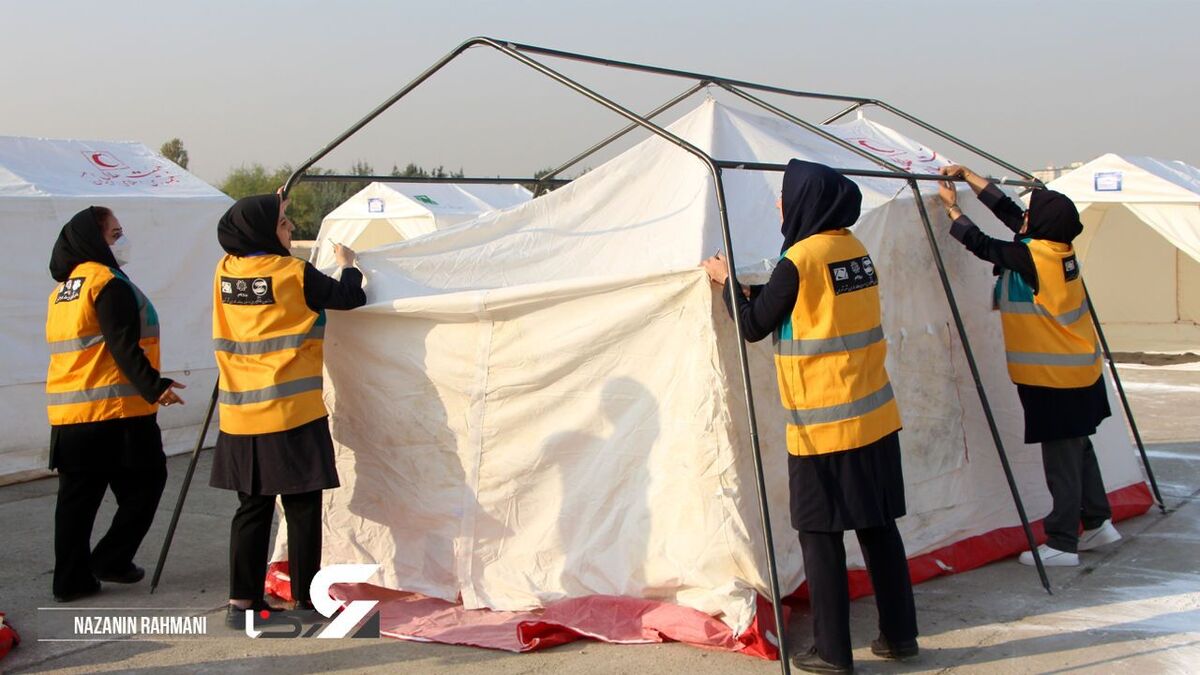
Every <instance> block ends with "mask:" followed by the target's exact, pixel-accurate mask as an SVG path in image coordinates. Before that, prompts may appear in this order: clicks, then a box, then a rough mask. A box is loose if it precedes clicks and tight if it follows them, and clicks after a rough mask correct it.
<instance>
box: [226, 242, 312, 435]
mask: <svg viewBox="0 0 1200 675" xmlns="http://www.w3.org/2000/svg"><path fill="white" fill-rule="evenodd" d="M324 340H325V313H324V312H314V311H313V310H311V309H309V307H308V305H306V304H305V302H304V261H302V260H299V259H297V258H292V257H290V256H289V257H285V256H279V255H261V256H246V257H239V256H232V255H227V256H225V257H224V258H222V259H221V262H220V263H218V264H217V272H216V275H215V276H214V277H213V350H214V351H215V352H216V357H217V369H218V372H219V373H220V385H219V392H218V394H217V402H218V404H219V405H220V411H221V431H223V432H225V433H227V434H242V435H246V434H267V433H274V432H278V431H286V430H288V429H294V428H296V427H298V426H300V425H302V424H306V423H308V422H311V421H313V420H315V419H319V418H321V417H324V416H325V415H326V414H327V413H326V411H325V403H324V402H323V401H322V399H321V362H322V358H323V354H324V352H323V345H324Z"/></svg>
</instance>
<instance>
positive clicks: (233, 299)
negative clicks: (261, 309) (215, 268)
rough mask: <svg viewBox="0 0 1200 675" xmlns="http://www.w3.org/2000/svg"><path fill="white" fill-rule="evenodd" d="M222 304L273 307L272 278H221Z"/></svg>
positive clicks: (273, 291)
mask: <svg viewBox="0 0 1200 675" xmlns="http://www.w3.org/2000/svg"><path fill="white" fill-rule="evenodd" d="M221 302H222V304H226V305H273V304H275V289H274V287H273V285H272V284H271V277H245V278H243V277H225V276H223V277H221Z"/></svg>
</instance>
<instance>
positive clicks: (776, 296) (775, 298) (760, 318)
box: [722, 258, 800, 342]
mask: <svg viewBox="0 0 1200 675" xmlns="http://www.w3.org/2000/svg"><path fill="white" fill-rule="evenodd" d="M799 292H800V272H799V270H797V269H796V266H795V265H793V264H792V261H791V260H788V259H787V258H783V259H781V260H780V261H779V263H778V264H777V265H775V270H774V271H772V272H771V278H770V279H768V280H767V283H766V284H764V285H762V286H751V287H750V297H749V298H747V297H746V296H745V295H743V294H742V293H736V294H735V295H736V297H737V302H738V307H737V311H738V321H739V322H740V323H741V324H742V334H743V335H744V336H745V338H746V340H747V341H749V342H758V341H759V340H761V339H763V338H765V337H767V336H768V335H770V334H771V333H773V332H775V329H776V328H778V327H779V326H781V325H783V323H784V322H785V321H787V318H788V316H789V315H791V313H792V308H794V307H795V306H796V295H797V293H799ZM722 295H723V297H724V298H725V308H726V309H727V310H729V313H730V316H732V315H733V306H732V305H730V304H729V281H728V280H726V281H725V292H724V293H723V294H722Z"/></svg>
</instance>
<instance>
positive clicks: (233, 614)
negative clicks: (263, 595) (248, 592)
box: [225, 600, 276, 630]
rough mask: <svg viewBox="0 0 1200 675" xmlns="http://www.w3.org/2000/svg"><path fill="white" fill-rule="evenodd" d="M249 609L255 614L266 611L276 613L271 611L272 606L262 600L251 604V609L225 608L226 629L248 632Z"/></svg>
mask: <svg viewBox="0 0 1200 675" xmlns="http://www.w3.org/2000/svg"><path fill="white" fill-rule="evenodd" d="M248 609H249V610H254V611H255V612H261V611H262V610H264V609H265V610H267V611H268V612H273V611H276V610H273V609H271V606H270V605H268V604H267V603H265V602H263V601H262V600H255V601H254V602H252V603H250V606H249V607H235V606H233V605H227V606H226V608H225V627H226V628H232V629H233V630H246V610H248Z"/></svg>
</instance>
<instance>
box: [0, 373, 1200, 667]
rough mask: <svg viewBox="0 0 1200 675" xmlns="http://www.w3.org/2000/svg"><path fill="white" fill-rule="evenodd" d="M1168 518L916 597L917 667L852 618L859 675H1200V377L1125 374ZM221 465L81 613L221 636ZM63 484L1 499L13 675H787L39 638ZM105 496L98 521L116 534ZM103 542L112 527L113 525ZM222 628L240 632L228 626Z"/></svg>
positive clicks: (696, 663)
mask: <svg viewBox="0 0 1200 675" xmlns="http://www.w3.org/2000/svg"><path fill="white" fill-rule="evenodd" d="M1122 376H1123V379H1124V380H1125V382H1126V384H1127V389H1128V391H1129V394H1130V397H1131V399H1132V401H1133V406H1134V411H1135V413H1136V414H1137V415H1138V419H1139V422H1140V424H1141V426H1142V429H1143V437H1144V438H1146V440H1147V441H1148V443H1149V444H1150V446H1149V449H1150V452H1151V455H1152V461H1153V462H1154V468H1155V471H1156V474H1157V476H1158V478H1159V485H1160V487H1161V488H1162V491H1163V496H1164V498H1165V499H1166V502H1167V506H1168V507H1169V512H1168V513H1167V514H1166V515H1163V514H1161V513H1159V511H1158V510H1157V509H1154V510H1152V511H1151V512H1149V513H1147V514H1146V515H1143V516H1140V517H1138V518H1135V519H1132V520H1128V521H1125V522H1124V523H1122V524H1121V525H1120V526H1119V529H1120V530H1121V532H1122V533H1123V534H1124V536H1125V540H1124V541H1122V542H1121V543H1120V544H1117V545H1115V546H1112V547H1109V550H1103V551H1096V552H1091V553H1085V554H1083V560H1084V564H1083V565H1082V566H1080V567H1078V568H1053V569H1050V570H1049V572H1050V577H1051V582H1052V583H1053V586H1054V589H1055V594H1054V595H1053V596H1049V595H1047V594H1046V593H1045V592H1043V591H1042V590H1041V587H1040V586H1039V585H1038V582H1037V576H1036V574H1035V573H1034V572H1033V570H1032V569H1031V568H1026V567H1022V566H1020V565H1018V564H1017V563H1016V562H1015V559H1009V560H1005V561H1001V562H997V563H994V564H992V565H988V566H986V567H983V568H980V569H977V570H974V571H971V572H967V573H964V574H958V575H955V576H949V577H942V578H939V579H936V580H933V581H930V582H927V583H924V584H921V585H919V586H917V587H916V601H917V608H918V615H919V620H920V622H921V633H922V635H921V650H922V651H921V655H920V656H919V657H918V658H917V659H916V660H913V661H911V662H908V663H904V664H897V663H892V662H886V661H881V660H879V659H876V658H875V657H873V656H872V655H871V653H870V649H869V642H870V639H871V638H872V637H874V635H875V630H874V623H875V609H874V606H873V603H872V600H871V599H870V598H864V599H861V600H858V601H855V602H854V603H853V605H852V609H851V614H852V622H853V625H852V631H853V634H854V637H855V647H856V649H855V654H854V655H855V660H856V667H857V669H858V671H859V672H864V673H871V672H912V673H918V672H953V673H974V672H1004V673H1025V672H1029V673H1034V672H1036V673H1063V672H1085V673H1086V672H1118V671H1120V672H1126V671H1128V672H1147V673H1171V672H1174V673H1187V672H1198V671H1200V555H1198V554H1200V415H1196V414H1194V412H1193V411H1195V410H1197V409H1200V368H1198V367H1195V366H1180V367H1173V368H1147V367H1131V368H1128V369H1125V368H1123V369H1122ZM208 461H209V458H208V456H207V453H205V455H204V456H203V459H202V461H201V464H200V468H199V470H198V471H197V480H195V481H194V482H193V485H192V492H191V494H190V495H189V497H188V505H187V508H186V509H185V514H184V516H183V518H182V519H181V522H180V526H179V530H178V532H177V534H176V543H175V546H174V548H173V551H172V557H171V559H170V561H169V563H168V565H167V571H166V573H165V575H164V578H163V581H162V584H161V585H160V587H159V589H158V592H157V593H156V594H155V595H153V596H151V595H148V593H147V590H148V586H147V582H143V583H141V584H137V585H134V586H131V587H121V586H116V585H112V584H109V585H106V590H105V592H104V593H103V594H102V595H100V596H98V597H96V598H92V599H89V600H86V601H81V602H80V603H78V604H80V605H84V606H93V607H194V608H211V609H212V610H213V611H212V613H211V614H210V615H209V616H210V617H211V618H210V619H209V621H210V623H211V624H213V625H214V626H220V624H221V622H222V620H223V612H221V611H218V610H219V608H221V607H222V606H223V603H224V592H225V583H226V562H225V561H226V555H227V554H226V550H227V548H226V547H227V540H226V537H227V533H228V521H229V517H230V516H231V515H232V512H233V510H234V507H235V502H236V499H234V498H232V496H231V495H230V494H229V493H224V492H221V491H218V490H213V489H210V488H208V487H207V485H206V482H207V481H206V480H205V478H206V477H207V475H208ZM186 462H187V460H186V458H183V457H180V458H173V459H172V460H170V471H171V478H170V482H169V483H168V485H167V489H166V492H165V494H164V503H163V504H162V505H161V506H160V513H159V516H158V518H157V520H156V522H155V525H154V529H153V530H152V531H151V533H150V535H149V536H148V537H147V539H146V542H147V543H146V545H145V546H144V547H143V550H142V552H141V554H140V555H139V559H140V561H141V563H142V564H143V565H144V566H146V567H148V568H150V567H152V565H153V562H154V559H155V557H156V555H157V552H158V546H159V545H160V543H161V542H162V540H163V537H164V535H165V532H166V526H167V524H168V521H169V520H170V514H171V510H172V508H173V507H174V500H175V497H176V495H177V494H178V492H179V486H180V484H181V481H182V478H183V474H184V472H185V469H186ZM55 489H56V481H54V480H52V479H50V480H40V481H34V482H30V483H23V484H18V485H10V486H6V487H3V488H0V528H3V534H2V535H0V611H4V612H7V613H8V616H9V619H10V620H11V621H13V623H15V624H16V625H17V627H18V628H19V629H20V631H21V634H22V637H23V638H24V640H25V642H24V643H23V644H22V645H21V646H20V647H18V648H17V649H16V650H14V651H13V652H12V653H11V654H10V655H9V656H8V657H7V658H5V659H4V660H3V661H0V670H3V671H5V672H12V673H16V672H62V673H73V672H118V671H119V672H137V673H158V672H163V673H167V672H187V673H208V672H221V673H227V672H256V673H257V672H281V673H317V672H322V673H324V672H366V671H374V670H389V671H393V672H394V671H401V672H423V673H424V672H454V673H487V674H488V675H499V674H501V673H549V672H555V673H558V672H564V673H644V672H687V673H689V674H691V675H700V674H701V673H733V672H738V673H756V672H757V673H772V672H778V669H779V665H778V664H777V663H774V662H767V661H761V660H758V659H754V658H751V657H747V656H741V655H737V654H727V653H720V652H710V651H705V650H701V649H697V648H694V647H688V646H685V645H681V644H665V645H639V646H618V645H607V644H600V643H595V642H586V641H581V642H575V643H573V644H569V645H564V646H560V647H556V648H553V649H549V650H546V651H541V652H536V653H532V654H522V655H517V654H508V653H505V652H496V651H489V650H483V649H474V648H467V647H454V646H448V645H438V644H425V643H414V642H403V641H399V640H390V639H382V640H353V641H344V640H338V641H326V642H321V641H320V640H253V641H252V640H249V639H246V638H245V637H243V636H240V635H230V637H221V638H215V637H209V638H203V639H192V640H178V641H148V640H138V641H121V642H98V643H76V642H38V641H37V640H38V635H39V625H40V624H41V623H42V621H44V614H45V613H44V612H42V613H41V615H42V616H40V615H39V611H38V609H37V608H38V607H47V606H55V605H54V602H53V600H52V598H51V596H50V575H51V568H52V565H53V562H52V556H51V555H50V552H51V550H52V545H51V541H52V534H53V533H52V529H53V508H54V493H55ZM112 510H113V504H112V503H111V495H110V496H109V498H108V499H107V500H106V502H105V505H104V507H103V509H102V511H101V515H100V517H99V519H98V521H97V522H98V523H100V524H101V525H103V524H106V523H107V522H108V518H109V517H110V516H111V513H112ZM97 529H100V527H98V528H97ZM795 614H796V616H795V618H794V620H793V622H792V625H791V626H790V643H791V644H792V645H793V647H792V649H793V650H796V649H797V648H800V647H801V646H806V645H807V644H808V636H810V635H811V624H810V621H809V617H808V615H807V613H806V612H805V611H799V612H796V613H795ZM220 630H223V629H220Z"/></svg>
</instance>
